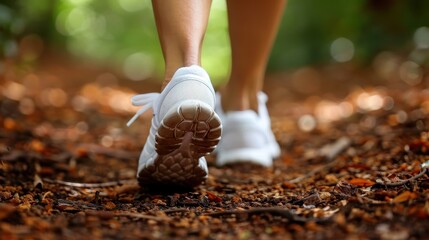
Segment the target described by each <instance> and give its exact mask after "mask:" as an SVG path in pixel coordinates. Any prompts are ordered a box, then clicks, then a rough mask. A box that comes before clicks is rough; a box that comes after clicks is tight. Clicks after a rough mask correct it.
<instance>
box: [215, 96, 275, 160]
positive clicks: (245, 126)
mask: <svg viewBox="0 0 429 240" xmlns="http://www.w3.org/2000/svg"><path fill="white" fill-rule="evenodd" d="M266 101H267V96H266V95H265V94H264V93H262V92H260V93H259V94H258V102H259V106H258V112H259V113H256V112H255V111H252V110H245V111H232V112H226V113H224V112H223V110H222V107H221V103H220V94H217V105H216V112H217V113H218V114H219V116H220V118H221V120H222V124H223V133H222V139H221V140H220V142H219V145H218V147H217V149H216V153H217V159H216V164H217V165H219V166H223V165H226V164H234V163H239V162H251V163H254V164H257V165H262V166H264V167H271V166H272V164H273V159H274V158H276V157H278V156H280V147H279V145H278V144H277V142H276V140H275V137H274V134H273V132H272V130H271V123H270V117H269V115H268V110H267V107H266V105H265V103H266Z"/></svg>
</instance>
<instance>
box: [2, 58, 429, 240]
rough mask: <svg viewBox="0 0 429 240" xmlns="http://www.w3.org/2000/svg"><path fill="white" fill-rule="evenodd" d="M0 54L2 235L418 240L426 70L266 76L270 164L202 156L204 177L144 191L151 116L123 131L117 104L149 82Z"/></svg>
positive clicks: (425, 203)
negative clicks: (414, 74) (219, 161)
mask: <svg viewBox="0 0 429 240" xmlns="http://www.w3.org/2000/svg"><path fill="white" fill-rule="evenodd" d="M3 65H4V66H5V68H4V69H5V70H4V75H3V77H2V78H3V79H2V80H1V81H2V82H3V83H2V85H1V86H0V90H1V91H2V93H3V94H2V96H1V98H0V111H1V115H0V124H1V127H0V184H1V185H0V239H137V238H138V239H174V238H179V239H429V230H428V228H427V226H429V177H428V174H427V173H428V165H429V164H428V162H427V159H428V155H429V132H428V126H429V121H428V113H429V90H428V89H426V87H427V86H426V85H427V83H425V82H424V81H423V82H421V83H420V84H418V85H416V86H409V85H407V83H405V82H403V81H401V80H400V79H398V78H395V77H392V78H390V79H388V80H383V79H382V78H381V77H379V76H377V75H376V74H375V73H374V71H373V70H371V69H370V68H359V67H355V66H348V65H335V66H327V67H318V68H312V69H311V70H312V71H314V72H315V73H317V76H319V77H316V78H315V77H314V75H311V76H312V77H313V78H312V81H315V83H317V84H318V85H317V84H316V86H317V88H316V89H314V88H310V89H307V88H306V87H305V86H304V87H303V86H300V85H299V84H298V85H296V84H295V85H293V84H294V82H293V81H289V79H293V78H294V77H297V75H296V74H292V73H278V74H271V75H269V76H268V79H267V81H266V87H265V91H266V92H267V93H268V95H269V96H270V101H269V103H268V106H269V110H270V112H271V115H272V128H273V131H274V133H275V135H276V138H277V140H278V142H279V144H280V146H281V148H282V155H281V157H279V158H278V159H277V160H275V162H274V166H273V167H272V168H268V169H267V168H260V167H257V166H252V165H250V164H241V165H234V166H227V167H217V166H216V165H215V161H214V157H215V156H208V157H207V159H208V163H209V173H210V175H209V177H208V179H207V181H206V182H205V183H203V184H202V185H200V186H198V187H196V188H194V189H143V188H140V187H139V185H138V183H137V181H136V179H135V174H136V172H135V171H136V168H137V159H138V156H139V154H140V151H141V148H142V146H143V145H144V141H145V136H146V134H147V131H148V128H149V123H150V117H151V115H150V113H145V114H144V115H143V117H141V118H140V120H139V121H137V122H136V123H135V124H134V125H132V126H131V127H129V128H126V126H125V123H126V122H127V121H128V119H129V118H130V117H131V116H132V115H133V114H134V112H135V108H133V107H130V106H129V103H128V101H129V97H130V96H132V95H133V94H135V93H138V92H150V91H157V89H159V87H160V85H159V83H157V82H153V81H150V80H148V81H144V82H139V83H130V82H127V81H126V80H123V79H122V78H121V77H120V76H119V77H115V75H114V74H112V73H111V72H109V70H106V69H100V68H94V67H88V66H87V65H85V64H81V65H79V64H76V63H75V62H73V65H72V64H71V63H70V62H61V61H60V62H55V63H52V62H51V63H49V64H47V63H43V64H40V65H39V66H37V67H36V66H28V65H25V64H24V65H23V64H18V63H16V62H13V61H9V62H4V64H3ZM307 70H308V69H307ZM304 76H308V75H304ZM311 76H310V77H311ZM118 79H121V80H118ZM322 82H323V84H322ZM295 83H296V82H295ZM309 84H310V85H311V83H309ZM310 85H308V84H307V85H306V86H310Z"/></svg>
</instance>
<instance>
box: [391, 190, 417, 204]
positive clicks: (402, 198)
mask: <svg viewBox="0 0 429 240" xmlns="http://www.w3.org/2000/svg"><path fill="white" fill-rule="evenodd" d="M416 198H417V193H413V192H410V191H405V192H402V193H401V194H399V195H398V196H396V197H395V198H394V199H393V202H395V203H401V202H406V201H409V200H413V199H416Z"/></svg>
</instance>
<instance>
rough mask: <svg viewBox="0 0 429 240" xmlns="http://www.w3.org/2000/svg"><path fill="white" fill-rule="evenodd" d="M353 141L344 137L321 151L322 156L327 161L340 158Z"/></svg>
mask: <svg viewBox="0 0 429 240" xmlns="http://www.w3.org/2000/svg"><path fill="white" fill-rule="evenodd" d="M351 142H352V141H351V140H350V138H348V137H342V138H340V139H338V140H337V141H336V142H335V143H333V144H328V145H325V146H324V147H322V149H320V152H321V155H322V156H324V157H325V158H326V159H327V160H332V159H334V158H335V157H337V156H338V154H340V153H341V152H342V151H344V150H345V149H346V148H348V147H349V146H350V144H351Z"/></svg>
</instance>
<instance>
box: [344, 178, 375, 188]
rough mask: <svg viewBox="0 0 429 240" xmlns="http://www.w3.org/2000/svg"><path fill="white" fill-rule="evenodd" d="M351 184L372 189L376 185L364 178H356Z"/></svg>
mask: <svg viewBox="0 0 429 240" xmlns="http://www.w3.org/2000/svg"><path fill="white" fill-rule="evenodd" d="M349 183H350V184H352V185H355V186H359V187H371V186H372V185H374V184H375V183H374V182H373V181H371V180H368V179H363V178H354V179H352V180H350V181H349Z"/></svg>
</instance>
